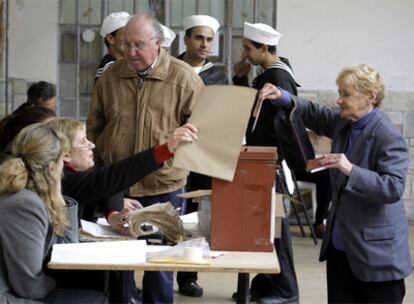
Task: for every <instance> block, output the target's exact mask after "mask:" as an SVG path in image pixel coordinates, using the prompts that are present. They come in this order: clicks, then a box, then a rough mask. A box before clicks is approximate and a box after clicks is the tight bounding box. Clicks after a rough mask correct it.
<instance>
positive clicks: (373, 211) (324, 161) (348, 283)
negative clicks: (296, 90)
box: [258, 64, 411, 303]
mask: <svg viewBox="0 0 414 304" xmlns="http://www.w3.org/2000/svg"><path fill="white" fill-rule="evenodd" d="M336 84H337V86H338V93H339V96H338V99H337V102H336V103H337V105H338V106H339V109H332V108H328V107H323V106H321V105H318V104H316V103H313V102H309V101H306V100H302V99H301V98H295V97H292V96H291V95H290V94H289V93H288V92H286V91H283V90H281V89H278V88H276V87H275V86H273V85H272V84H266V85H265V86H264V87H263V89H262V90H261V91H260V92H259V95H258V100H268V101H270V102H271V103H272V104H273V106H275V107H284V108H285V109H286V110H287V111H292V110H293V109H294V108H296V110H297V111H299V113H300V115H301V117H302V119H303V121H304V123H305V125H306V127H308V128H309V129H311V130H313V131H315V132H316V133H318V134H323V135H325V136H327V137H329V138H331V139H333V143H332V149H331V151H332V153H331V154H327V155H324V156H322V157H321V158H320V159H319V162H320V166H321V167H325V168H329V171H330V172H329V173H330V174H329V175H330V178H331V185H332V204H331V207H330V209H329V215H328V220H327V228H326V234H325V236H324V240H323V244H322V247H321V253H320V258H319V259H320V260H321V261H324V260H326V261H327V263H326V273H327V287H328V302H329V303H402V302H403V299H404V295H405V283H404V278H405V277H407V276H408V275H409V274H410V272H411V261H410V252H409V246H408V222H407V217H406V214H405V209H404V201H403V193H404V187H405V179H406V174H407V169H408V163H409V153H408V148H407V144H406V142H405V140H404V138H403V137H402V136H401V133H400V131H399V130H398V129H397V128H396V127H395V125H394V124H393V123H392V122H391V120H390V119H389V117H388V116H387V115H386V114H385V113H384V112H383V111H382V110H381V109H380V105H381V102H382V100H383V98H384V91H385V86H384V82H383V79H382V77H381V76H380V74H379V73H378V72H377V71H376V69H375V68H374V67H372V66H371V65H368V64H357V65H353V66H349V67H345V68H344V69H343V70H342V71H341V72H340V73H339V74H338V77H337V79H336Z"/></svg>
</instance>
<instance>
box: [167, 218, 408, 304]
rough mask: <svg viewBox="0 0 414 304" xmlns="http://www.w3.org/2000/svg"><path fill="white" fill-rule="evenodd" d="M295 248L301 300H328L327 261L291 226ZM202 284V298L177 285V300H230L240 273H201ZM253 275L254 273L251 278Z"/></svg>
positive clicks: (214, 303)
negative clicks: (188, 294)
mask: <svg viewBox="0 0 414 304" xmlns="http://www.w3.org/2000/svg"><path fill="white" fill-rule="evenodd" d="M292 235H293V240H292V241H293V251H294V259H295V267H296V273H297V276H298V282H299V292H300V303H301V304H320V303H326V275H325V263H320V262H318V256H319V248H320V244H321V242H319V244H318V246H315V245H314V244H313V241H312V239H311V238H310V237H307V238H302V237H301V236H300V235H299V233H298V229H297V227H295V226H292ZM410 244H411V260H412V262H413V263H414V225H411V226H410ZM198 276H199V280H198V282H199V284H200V285H201V286H202V287H203V288H204V295H203V297H201V298H189V297H184V296H181V295H180V294H178V292H177V289H178V287H177V286H176V287H175V291H176V293H175V302H174V303H176V304H181V303H206V304H207V303H208V304H221V303H223V304H225V303H227V304H229V303H231V302H232V301H231V295H232V293H233V292H234V291H235V290H236V286H237V275H236V274H227V273H199V274H198ZM253 276H254V275H253V274H252V275H251V278H252V277H253ZM405 284H406V291H407V293H406V296H405V301H404V303H414V275H411V276H409V277H408V278H407V279H406V281H405Z"/></svg>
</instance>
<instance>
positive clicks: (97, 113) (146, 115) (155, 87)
mask: <svg viewBox="0 0 414 304" xmlns="http://www.w3.org/2000/svg"><path fill="white" fill-rule="evenodd" d="M162 39H163V36H162V30H161V27H160V24H159V23H158V22H157V21H156V20H155V19H154V18H153V17H151V16H148V15H137V16H134V17H133V18H132V19H131V20H130V21H129V22H128V23H127V25H126V26H125V28H124V48H125V59H121V60H118V61H117V62H115V63H114V64H113V65H112V67H111V69H109V70H108V71H106V72H105V73H104V74H103V75H102V76H101V77H100V78H99V80H98V81H97V82H96V85H95V89H94V93H93V96H92V103H91V106H90V111H89V115H88V120H87V132H88V138H90V139H91V140H92V141H93V142H94V143H95V144H96V152H97V160H98V161H101V162H102V163H104V164H109V163H112V162H114V161H117V160H120V159H124V158H126V157H128V156H130V155H132V154H134V153H136V152H139V151H143V150H146V149H148V148H150V147H151V146H154V145H157V144H160V143H165V142H166V141H167V139H168V137H169V135H170V134H171V133H172V132H173V131H174V129H176V128H177V127H178V126H180V125H182V124H184V123H185V122H186V120H187V118H188V117H189V116H190V114H191V111H192V109H193V107H194V105H195V103H196V101H197V99H198V96H199V93H200V92H201V90H202V89H203V87H204V84H203V82H202V81H201V79H200V78H199V77H197V75H196V74H195V73H194V71H193V70H192V69H191V67H189V66H188V65H187V64H185V63H184V62H182V61H181V60H178V59H175V58H173V57H171V56H170V55H169V54H168V53H167V52H166V51H165V50H164V49H163V48H162V47H161V43H162ZM187 175H188V172H187V171H185V170H182V169H177V168H172V167H171V162H166V163H165V164H164V167H163V168H162V169H160V170H158V171H157V172H154V173H152V174H149V175H148V176H146V177H145V178H144V179H143V180H141V181H140V182H139V183H136V184H135V185H133V186H132V187H131V188H129V190H128V191H127V194H128V195H129V196H130V197H133V198H135V199H138V200H139V201H140V202H141V204H142V205H144V206H148V205H151V204H153V203H157V202H165V201H169V202H171V203H172V204H173V205H174V206H175V207H176V208H183V209H185V206H183V203H184V201H183V200H182V199H180V198H178V197H177V194H179V193H182V192H183V188H184V186H185V184H186V179H187ZM160 284H162V288H160V286H159V285H160ZM143 293H144V294H143V302H144V303H172V302H173V273H172V272H146V273H145V274H144V281H143Z"/></svg>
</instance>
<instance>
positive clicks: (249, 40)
mask: <svg viewBox="0 0 414 304" xmlns="http://www.w3.org/2000/svg"><path fill="white" fill-rule="evenodd" d="M280 37H282V35H281V34H280V33H279V32H277V31H276V30H275V29H273V28H272V27H270V26H268V25H266V24H261V23H256V24H250V23H247V22H245V24H244V31H243V58H242V61H240V62H238V63H237V64H236V65H235V66H234V71H235V76H234V78H233V82H234V84H236V85H243V86H248V85H249V83H248V79H247V74H248V73H249V71H250V68H251V65H258V66H260V67H261V69H262V73H261V74H259V75H258V76H257V77H256V78H255V79H254V80H253V87H254V88H255V89H258V90H260V89H261V88H262V87H263V86H264V85H265V83H272V84H274V85H275V86H279V87H281V88H283V89H285V90H287V91H289V92H291V93H292V94H297V86H298V84H297V83H296V81H295V77H294V74H293V71H292V69H291V67H290V64H289V61H288V60H287V59H286V58H282V57H279V56H278V54H277V53H276V45H277V43H278V42H279V39H280ZM258 115H259V117H258V120H257V123H256V125H255V127H254V130H253V125H254V124H255V118H254V117H251V118H250V120H249V124H248V128H247V131H246V142H247V144H248V145H253V146H276V147H278V154H279V160H281V159H282V158H286V160H289V161H288V164H294V163H295V162H297V160H296V159H297V158H296V154H297V151H296V150H297V149H289V146H285V145H284V138H281V136H280V134H281V133H286V132H291V131H290V130H288V129H285V128H284V127H285V125H284V124H283V121H289V120H288V119H287V117H281V116H280V115H283V112H282V111H280V113H278V112H277V111H276V110H275V107H273V106H272V105H271V104H270V103H268V102H264V103H263V104H262V108H261V110H260V113H259V114H258ZM276 126H278V128H277V127H276ZM279 127H281V128H282V129H279ZM297 127H299V129H302V131H303V132H304V131H305V128H304V127H303V126H302V125H299V126H297ZM288 140H289V141H291V140H293V137H290V138H288ZM304 144H305V148H307V149H305V150H306V151H305V153H304V154H306V155H300V159H302V158H305V159H306V157H311V158H313V157H314V154H313V149H312V147H311V145H310V142H309V140H308V141H307V142H306V141H305V143H304ZM286 147H287V148H286ZM290 160H292V161H290ZM301 169H302V168H301ZM302 170H303V169H302ZM274 246H275V248H276V253H277V256H278V259H279V263H280V268H281V273H280V274H277V275H268V274H258V275H257V276H256V277H255V278H253V281H252V286H251V298H252V300H253V298H256V299H257V302H258V303H262V304H264V303H298V302H299V290H298V284H297V279H296V273H295V267H294V263H293V252H292V244H291V236H290V231H289V223H288V220H287V219H283V220H282V235H281V238H280V239H275V240H274Z"/></svg>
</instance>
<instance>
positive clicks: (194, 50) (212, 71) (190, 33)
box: [178, 15, 228, 85]
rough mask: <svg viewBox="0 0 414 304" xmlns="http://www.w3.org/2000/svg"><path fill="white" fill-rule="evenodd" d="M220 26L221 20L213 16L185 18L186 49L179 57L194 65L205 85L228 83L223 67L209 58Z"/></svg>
mask: <svg viewBox="0 0 414 304" xmlns="http://www.w3.org/2000/svg"><path fill="white" fill-rule="evenodd" d="M219 27H220V24H219V22H218V21H217V20H216V19H215V18H213V17H211V16H206V15H193V16H188V17H185V18H184V19H183V28H184V30H185V36H184V43H185V46H186V51H185V52H184V53H182V54H181V55H180V56H178V59H181V60H183V61H185V62H187V63H188V64H189V65H190V66H192V67H193V69H194V71H195V72H196V73H197V74H198V75H199V76H200V77H201V79H202V80H203V82H204V84H205V85H218V84H228V78H227V75H226V74H225V73H224V72H223V69H221V68H220V67H218V66H216V65H214V64H213V63H212V62H211V61H210V60H209V59H208V57H209V56H210V52H211V48H212V47H213V39H214V35H215V34H216V32H217V30H218V28H219Z"/></svg>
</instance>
